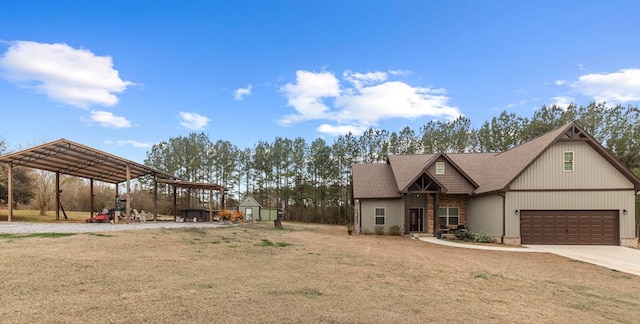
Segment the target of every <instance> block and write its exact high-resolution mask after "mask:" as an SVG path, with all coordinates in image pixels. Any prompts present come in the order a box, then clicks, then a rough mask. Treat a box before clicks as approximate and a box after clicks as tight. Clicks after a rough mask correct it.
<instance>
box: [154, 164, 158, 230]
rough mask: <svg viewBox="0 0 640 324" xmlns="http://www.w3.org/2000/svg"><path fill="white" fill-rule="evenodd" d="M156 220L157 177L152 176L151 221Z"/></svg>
mask: <svg viewBox="0 0 640 324" xmlns="http://www.w3.org/2000/svg"><path fill="white" fill-rule="evenodd" d="M157 220H158V175H156V174H154V175H153V221H154V222H155V221H157Z"/></svg>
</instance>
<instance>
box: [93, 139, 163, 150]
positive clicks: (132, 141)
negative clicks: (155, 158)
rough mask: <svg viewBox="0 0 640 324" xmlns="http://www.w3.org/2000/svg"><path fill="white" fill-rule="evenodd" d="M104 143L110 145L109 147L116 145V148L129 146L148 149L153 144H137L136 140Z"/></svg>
mask: <svg viewBox="0 0 640 324" xmlns="http://www.w3.org/2000/svg"><path fill="white" fill-rule="evenodd" d="M104 143H105V144H110V145H116V146H125V145H130V146H133V147H135V148H149V147H152V146H153V143H147V142H138V141H136V140H117V141H112V140H106V141H104Z"/></svg>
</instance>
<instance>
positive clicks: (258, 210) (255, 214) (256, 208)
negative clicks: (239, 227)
mask: <svg viewBox="0 0 640 324" xmlns="http://www.w3.org/2000/svg"><path fill="white" fill-rule="evenodd" d="M238 210H240V211H241V212H243V213H244V218H245V220H257V221H272V220H275V219H276V218H278V212H279V211H280V209H278V208H266V207H263V206H262V204H261V203H260V202H259V201H258V200H257V199H256V198H255V197H254V196H253V195H252V194H247V195H246V196H245V197H244V199H242V201H240V204H238Z"/></svg>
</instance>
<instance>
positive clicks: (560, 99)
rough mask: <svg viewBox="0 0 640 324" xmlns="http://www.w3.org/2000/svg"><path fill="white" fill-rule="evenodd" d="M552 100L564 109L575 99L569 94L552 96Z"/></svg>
mask: <svg viewBox="0 0 640 324" xmlns="http://www.w3.org/2000/svg"><path fill="white" fill-rule="evenodd" d="M551 100H553V103H552V105H556V106H558V107H560V108H562V109H563V110H566V109H567V107H569V105H571V104H572V103H573V102H574V101H575V99H574V98H573V97H569V96H557V97H553V98H551Z"/></svg>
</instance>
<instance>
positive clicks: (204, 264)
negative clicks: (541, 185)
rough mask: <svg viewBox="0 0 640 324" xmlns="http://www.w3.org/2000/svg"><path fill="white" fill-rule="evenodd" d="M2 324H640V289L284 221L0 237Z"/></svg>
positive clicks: (511, 260) (561, 265)
mask: <svg viewBox="0 0 640 324" xmlns="http://www.w3.org/2000/svg"><path fill="white" fill-rule="evenodd" d="M0 260H2V262H0V277H1V278H2V281H0V288H1V291H2V294H0V305H3V307H1V308H0V318H2V322H9V323H24V322H202V323H205V322H206V323H209V322H240V321H243V322H272V323H276V322H277V323H281V322H288V323H290V322H385V323H388V322H404V321H409V322H429V321H451V322H468V323H479V322H525V323H526V322H530V323H540V322H610V321H614V322H629V323H631V322H639V321H640V300H639V299H638V298H637V296H638V293H639V292H640V288H639V287H640V278H638V277H636V276H631V275H627V274H623V273H619V272H614V271H611V270H608V269H605V268H601V267H597V266H593V265H590V264H586V263H576V262H570V261H569V260H567V259H565V258H561V257H558V256H554V255H550V254H537V253H513V252H496V251H478V250H467V249H460V248H451V247H445V246H438V245H432V244H428V243H425V242H422V241H417V240H410V239H407V238H402V237H390V236H364V235H353V236H348V235H347V234H346V231H345V230H344V227H342V226H324V225H304V224H291V223H285V230H276V229H273V224H245V225H242V226H238V227H229V228H218V229H210V228H188V229H171V230H170V229H160V230H142V231H129V232H117V233H109V234H105V235H98V234H77V235H74V236H68V237H57V238H51V237H27V238H21V239H9V238H0Z"/></svg>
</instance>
